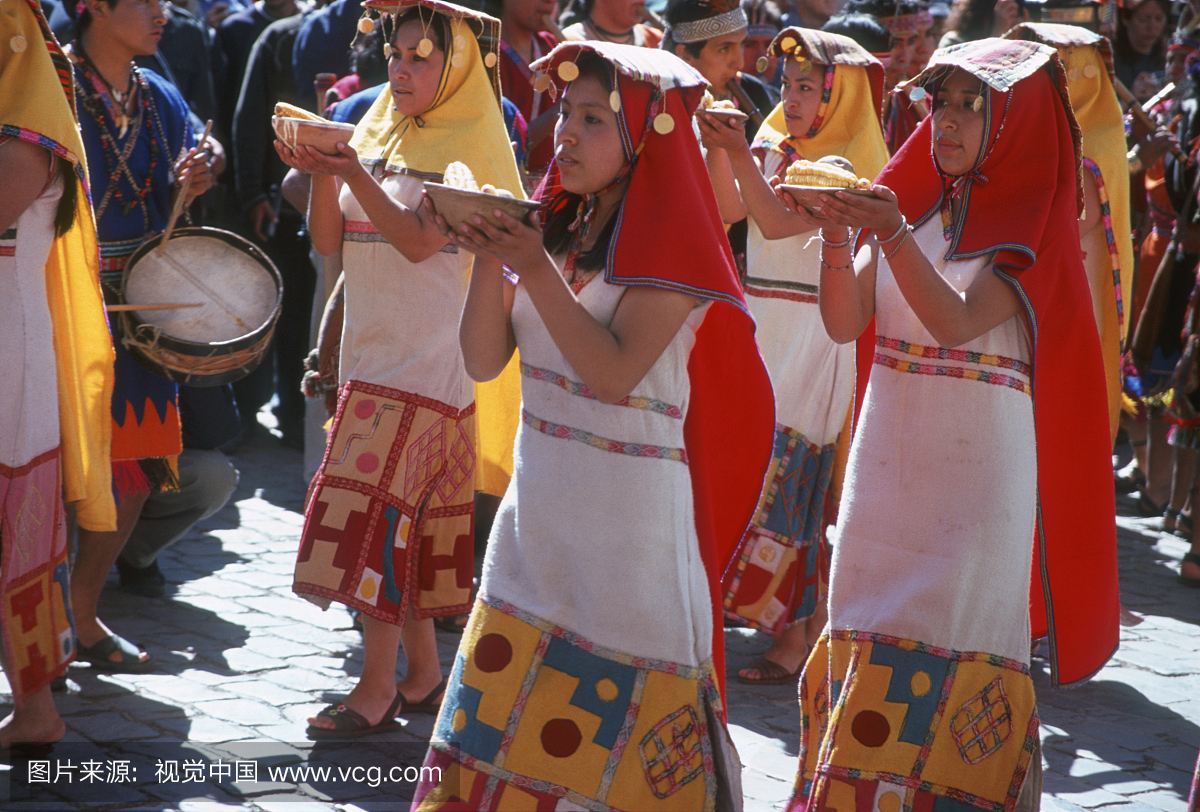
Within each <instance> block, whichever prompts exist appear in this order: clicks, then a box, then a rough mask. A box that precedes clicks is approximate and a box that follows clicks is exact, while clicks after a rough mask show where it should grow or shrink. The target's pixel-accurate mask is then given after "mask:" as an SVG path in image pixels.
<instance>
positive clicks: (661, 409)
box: [521, 361, 683, 420]
mask: <svg viewBox="0 0 1200 812" xmlns="http://www.w3.org/2000/svg"><path fill="white" fill-rule="evenodd" d="M521 374H522V375H524V376H525V377H526V378H532V379H533V380H535V381H543V382H545V383H549V384H552V385H554V386H557V387H558V388H559V389H562V390H563V391H565V392H567V393H568V394H571V395H575V396H577V397H581V398H588V399H590V400H596V395H595V394H594V393H593V392H592V390H591V389H590V388H589V387H588V385H587V384H585V383H582V382H580V381H573V380H571V379H570V378H568V377H566V376H564V375H560V374H558V373H557V372H554V371H553V370H549V369H542V368H541V367H535V366H531V365H530V364H527V363H525V362H524V361H522V362H521ZM612 405H614V406H628V407H630V408H631V409H644V410H645V411H648V412H654V413H655V414H661V415H665V416H666V417H673V418H675V419H676V420H680V419H682V418H683V410H682V409H680V408H679V407H678V406H673V405H672V404H670V403H667V402H665V401H661V400H655V399H654V398H646V397H641V396H640V395H626V396H625V397H623V398H621V399H620V400H619V401H617V402H616V403H614V404H612Z"/></svg>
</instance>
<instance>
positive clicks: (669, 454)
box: [521, 409, 687, 465]
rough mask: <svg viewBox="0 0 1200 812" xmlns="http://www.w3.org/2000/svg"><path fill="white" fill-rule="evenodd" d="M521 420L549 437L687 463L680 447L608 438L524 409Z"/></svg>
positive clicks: (685, 454) (612, 451) (611, 451)
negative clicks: (532, 413)
mask: <svg viewBox="0 0 1200 812" xmlns="http://www.w3.org/2000/svg"><path fill="white" fill-rule="evenodd" d="M521 422H523V423H524V424H525V425H527V426H529V427H530V428H532V429H535V430H536V431H540V432H541V433H542V434H545V435H548V436H550V437H556V438H558V439H560V440H575V441H576V442H580V443H583V444H585V445H590V446H591V447H592V448H597V449H599V450H601V451H608V452H610V453H612V454H627V455H629V456H631V457H646V458H649V459H660V460H673V461H674V462H682V463H684V464H685V465H686V464H687V451H686V450H685V449H682V448H668V447H665V446H658V445H642V444H641V443H627V442H624V441H622V440H610V439H608V438H607V437H600V436H599V435H596V434H592V433H591V432H590V431H584V430H583V429H577V428H572V427H571V426H562V425H559V424H558V423H551V422H549V421H548V420H542V419H541V418H540V417H534V416H533V415H531V414H530V413H529V412H528V411H526V410H525V409H522V410H521Z"/></svg>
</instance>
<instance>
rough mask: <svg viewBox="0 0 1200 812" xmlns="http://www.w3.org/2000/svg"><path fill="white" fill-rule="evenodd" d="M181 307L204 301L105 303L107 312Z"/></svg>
mask: <svg viewBox="0 0 1200 812" xmlns="http://www.w3.org/2000/svg"><path fill="white" fill-rule="evenodd" d="M183 307H204V302H188V303H187V304H117V305H105V306H104V309H105V310H107V311H108V312H109V313H127V312H129V311H131V310H178V309H180V308H183Z"/></svg>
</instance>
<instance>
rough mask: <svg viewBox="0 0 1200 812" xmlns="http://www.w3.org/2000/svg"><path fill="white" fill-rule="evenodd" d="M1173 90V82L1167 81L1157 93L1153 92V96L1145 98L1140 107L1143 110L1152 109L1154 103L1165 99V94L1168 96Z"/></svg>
mask: <svg viewBox="0 0 1200 812" xmlns="http://www.w3.org/2000/svg"><path fill="white" fill-rule="evenodd" d="M1174 92H1175V83H1174V82H1167V83H1166V84H1165V85H1163V89H1162V90H1160V91H1158V92H1157V93H1155V94H1154V95H1153V96H1151V97H1150V98H1149V99H1147V100H1146V103H1145V104H1143V105H1142V109H1143V110H1153V109H1154V105H1156V104H1158V103H1159V102H1160V101H1162V100H1163V99H1165V98H1166V97H1167V96H1170V95H1171V94H1172V93H1174Z"/></svg>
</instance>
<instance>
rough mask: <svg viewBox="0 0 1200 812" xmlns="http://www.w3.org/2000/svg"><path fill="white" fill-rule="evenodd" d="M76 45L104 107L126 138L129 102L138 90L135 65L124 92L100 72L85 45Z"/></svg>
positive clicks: (131, 65)
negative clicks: (127, 88) (84, 47)
mask: <svg viewBox="0 0 1200 812" xmlns="http://www.w3.org/2000/svg"><path fill="white" fill-rule="evenodd" d="M75 45H76V46H77V47H76V48H74V49H73V50H75V51H76V53H78V54H79V56H80V57H81V58H82V59H83V63H84V65H86V66H87V73H88V74H89V78H90V79H91V80H92V84H93V85H94V86H95V89H96V91H97V94H98V95H99V96H100V98H101V100H102V101H103V102H104V106H105V107H106V108H107V109H108V113H109V115H111V116H112V118H113V121H114V122H116V125H117V130H118V132H119V134H120V136H121V137H122V138H124V137H125V132H126V131H127V130H128V129H129V102H130V100H131V97H132V96H133V92H134V90H135V89H136V88H137V81H136V76H135V74H134V66H133V63H130V65H129V90H127V91H124V92H122V91H120V90H117V89H116V88H115V87H113V86H112V84H111V83H110V82H109V81H108V79H107V78H105V76H104V74H103V73H101V72H100V69H99V68H98V67H96V63H95V62H93V61H92V58H91V57H90V56H88V53H87V51H85V50H84V49H83V45H82V44H81V43H78V42H76V43H75Z"/></svg>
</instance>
